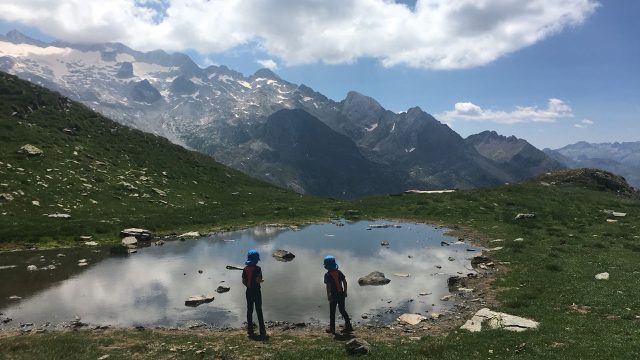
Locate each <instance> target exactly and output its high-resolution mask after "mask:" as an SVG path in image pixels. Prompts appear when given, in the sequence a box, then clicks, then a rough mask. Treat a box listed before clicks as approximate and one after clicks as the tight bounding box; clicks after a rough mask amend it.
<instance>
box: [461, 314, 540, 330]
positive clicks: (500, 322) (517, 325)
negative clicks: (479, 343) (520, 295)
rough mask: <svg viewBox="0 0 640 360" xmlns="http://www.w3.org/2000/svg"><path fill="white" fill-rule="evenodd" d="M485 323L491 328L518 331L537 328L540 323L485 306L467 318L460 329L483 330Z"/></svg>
mask: <svg viewBox="0 0 640 360" xmlns="http://www.w3.org/2000/svg"><path fill="white" fill-rule="evenodd" d="M485 323H486V324H487V325H488V326H489V328H491V329H503V330H509V331H517V332H520V331H525V330H531V329H537V328H538V326H539V325H540V324H539V323H538V322H536V321H533V320H530V319H526V318H523V317H519V316H514V315H509V314H505V313H499V312H495V311H491V310H489V309H487V308H483V309H480V310H478V312H476V314H475V315H474V316H473V317H472V318H471V319H470V320H467V322H466V323H465V324H464V325H462V327H460V329H463V330H468V331H470V332H478V331H481V330H482V325H483V324H485Z"/></svg>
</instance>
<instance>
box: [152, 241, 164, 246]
mask: <svg viewBox="0 0 640 360" xmlns="http://www.w3.org/2000/svg"><path fill="white" fill-rule="evenodd" d="M153 244H154V245H155V246H162V245H164V240H158V241H156V242H154V243H153Z"/></svg>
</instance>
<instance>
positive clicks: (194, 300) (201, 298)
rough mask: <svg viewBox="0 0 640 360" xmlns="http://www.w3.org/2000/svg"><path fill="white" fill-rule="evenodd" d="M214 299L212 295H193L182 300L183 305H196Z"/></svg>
mask: <svg viewBox="0 0 640 360" xmlns="http://www.w3.org/2000/svg"><path fill="white" fill-rule="evenodd" d="M213 299H215V297H214V296H213V295H193V296H189V298H188V299H187V300H186V301H185V302H184V305H185V306H191V307H196V306H198V305H202V304H206V303H210V302H212V301H213Z"/></svg>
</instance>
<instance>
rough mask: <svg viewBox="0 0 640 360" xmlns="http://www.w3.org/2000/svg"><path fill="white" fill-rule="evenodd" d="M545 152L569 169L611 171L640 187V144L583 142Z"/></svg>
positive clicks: (545, 150)
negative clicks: (586, 168)
mask: <svg viewBox="0 0 640 360" xmlns="http://www.w3.org/2000/svg"><path fill="white" fill-rule="evenodd" d="M544 152H545V153H546V154H547V155H549V156H550V157H553V158H554V159H556V160H558V161H559V162H561V163H563V164H564V165H566V166H567V167H571V168H580V167H590V168H597V169H602V170H607V171H611V172H613V173H615V174H618V175H621V176H623V177H624V178H625V179H626V180H627V181H628V182H629V183H630V184H631V185H633V186H635V187H640V142H625V143H600V144H593V143H588V142H585V141H581V142H578V143H575V144H571V145H567V146H565V147H562V148H560V149H556V150H551V149H544Z"/></svg>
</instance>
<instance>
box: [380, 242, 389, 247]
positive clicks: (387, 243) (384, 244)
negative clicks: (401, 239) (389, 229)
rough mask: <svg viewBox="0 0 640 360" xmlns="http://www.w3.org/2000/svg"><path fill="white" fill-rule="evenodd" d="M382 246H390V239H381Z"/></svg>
mask: <svg viewBox="0 0 640 360" xmlns="http://www.w3.org/2000/svg"><path fill="white" fill-rule="evenodd" d="M380 246H389V242H388V241H380Z"/></svg>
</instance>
